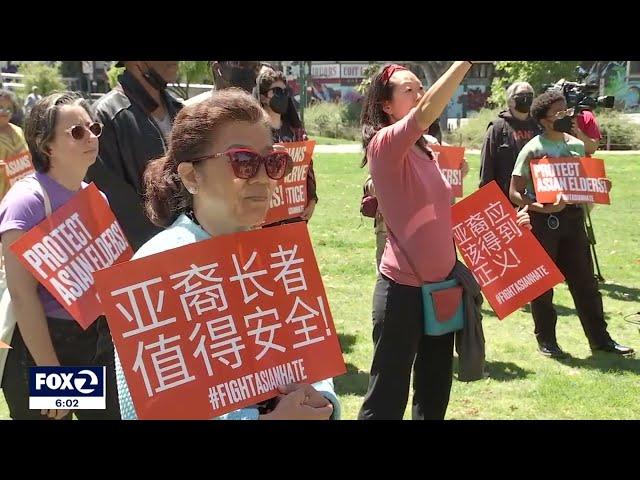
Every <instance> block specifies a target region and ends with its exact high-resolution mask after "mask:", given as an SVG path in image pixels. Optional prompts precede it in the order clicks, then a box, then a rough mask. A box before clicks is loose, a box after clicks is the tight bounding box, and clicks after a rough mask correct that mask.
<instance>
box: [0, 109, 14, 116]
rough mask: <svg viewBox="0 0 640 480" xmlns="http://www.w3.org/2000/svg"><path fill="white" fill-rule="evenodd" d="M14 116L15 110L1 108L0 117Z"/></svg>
mask: <svg viewBox="0 0 640 480" xmlns="http://www.w3.org/2000/svg"><path fill="white" fill-rule="evenodd" d="M2 114H4V115H12V114H13V108H11V107H9V108H3V107H0V115H2Z"/></svg>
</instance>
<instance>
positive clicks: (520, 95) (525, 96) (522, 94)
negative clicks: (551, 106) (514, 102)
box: [513, 92, 533, 99]
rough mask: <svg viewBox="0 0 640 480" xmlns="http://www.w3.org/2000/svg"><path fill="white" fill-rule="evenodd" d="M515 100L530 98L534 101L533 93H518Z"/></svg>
mask: <svg viewBox="0 0 640 480" xmlns="http://www.w3.org/2000/svg"><path fill="white" fill-rule="evenodd" d="M513 98H530V99H533V93H530V92H527V93H516V94H515V95H514V96H513Z"/></svg>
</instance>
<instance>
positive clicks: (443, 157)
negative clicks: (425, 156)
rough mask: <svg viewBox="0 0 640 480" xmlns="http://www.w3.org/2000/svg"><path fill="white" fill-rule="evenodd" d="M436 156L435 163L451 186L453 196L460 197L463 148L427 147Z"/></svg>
mask: <svg viewBox="0 0 640 480" xmlns="http://www.w3.org/2000/svg"><path fill="white" fill-rule="evenodd" d="M429 148H431V150H433V151H434V152H435V154H436V161H437V162H438V165H439V166H440V171H441V172H442V174H443V175H444V177H445V178H446V179H447V181H448V182H449V184H450V185H451V190H452V192H453V196H454V197H456V198H459V197H462V196H463V193H462V159H463V158H464V147H451V146H449V145H429Z"/></svg>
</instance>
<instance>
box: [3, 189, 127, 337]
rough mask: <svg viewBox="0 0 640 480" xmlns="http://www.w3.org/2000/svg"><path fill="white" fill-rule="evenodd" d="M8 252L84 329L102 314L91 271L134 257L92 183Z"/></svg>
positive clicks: (118, 226) (104, 201)
mask: <svg viewBox="0 0 640 480" xmlns="http://www.w3.org/2000/svg"><path fill="white" fill-rule="evenodd" d="M9 248H10V249H11V251H12V252H13V253H15V254H16V256H17V257H18V259H19V260H20V262H22V264H23V265H24V266H25V267H26V268H27V269H28V270H29V271H30V272H31V273H32V274H33V275H34V277H35V278H36V279H37V280H38V282H40V283H41V284H42V285H44V286H45V287H46V289H47V290H49V292H51V294H52V295H53V296H54V297H55V298H56V300H58V302H59V303H60V305H62V306H63V307H64V308H65V309H66V310H67V311H68V312H69V314H70V315H71V316H72V317H73V318H74V319H75V320H76V321H77V322H78V323H79V324H80V326H81V327H82V328H84V329H86V328H88V327H89V325H91V324H92V323H93V322H94V321H95V320H96V318H97V317H98V316H100V315H102V314H103V313H104V311H103V309H102V306H101V305H100V302H99V301H98V298H97V297H96V289H95V286H94V275H95V272H96V271H97V270H100V269H102V268H106V267H108V266H110V265H113V264H114V263H118V262H123V261H125V260H129V259H130V258H131V257H132V256H133V251H132V250H131V247H130V246H129V243H128V242H127V239H126V237H125V235H124V233H123V232H122V229H121V228H120V225H119V224H118V221H117V220H116V219H115V217H114V215H113V212H112V211H111V209H110V208H109V204H108V203H107V201H106V200H105V199H104V197H103V196H102V194H101V193H100V191H99V190H98V188H97V187H96V186H95V185H94V184H93V183H92V184H90V185H89V186H88V187H87V188H84V189H82V190H81V191H80V192H78V193H77V194H76V195H75V196H74V197H73V198H72V199H71V200H70V201H69V202H67V203H65V204H64V205H62V206H61V207H60V208H58V209H57V210H56V211H55V212H53V214H51V215H50V216H49V217H47V218H45V219H44V220H43V221H42V222H41V223H39V224H38V225H36V226H35V227H33V228H32V229H31V230H29V232H27V233H26V234H25V235H23V236H22V237H20V238H19V239H18V240H17V241H16V242H14V243H12V244H11V245H10V247H9Z"/></svg>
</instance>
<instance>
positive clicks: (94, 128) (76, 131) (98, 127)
mask: <svg viewBox="0 0 640 480" xmlns="http://www.w3.org/2000/svg"><path fill="white" fill-rule="evenodd" d="M87 132H89V133H93V134H94V135H95V136H96V137H99V136H100V135H102V124H101V123H98V122H92V123H90V124H89V125H88V126H85V125H74V126H72V127H70V128H67V129H66V130H65V133H68V134H69V135H71V136H72V137H73V139H74V140H82V139H83V138H84V135H85V134H86V133H87Z"/></svg>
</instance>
